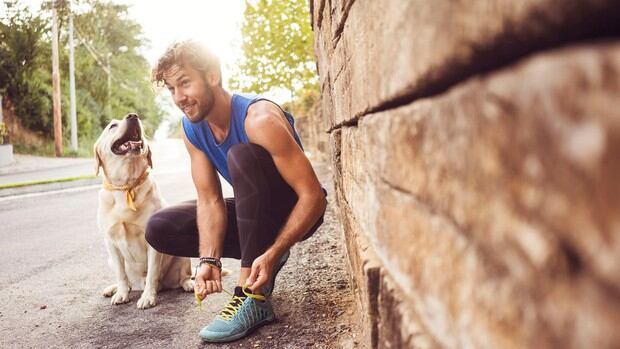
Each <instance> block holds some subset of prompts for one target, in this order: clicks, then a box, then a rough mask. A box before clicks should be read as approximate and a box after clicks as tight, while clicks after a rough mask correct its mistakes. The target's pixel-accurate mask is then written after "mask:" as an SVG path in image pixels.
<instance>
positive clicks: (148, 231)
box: [144, 213, 164, 252]
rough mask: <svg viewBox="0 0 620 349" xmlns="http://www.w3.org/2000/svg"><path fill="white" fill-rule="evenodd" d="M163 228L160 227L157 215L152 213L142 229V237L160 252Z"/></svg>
mask: <svg viewBox="0 0 620 349" xmlns="http://www.w3.org/2000/svg"><path fill="white" fill-rule="evenodd" d="M163 232H164V229H163V227H162V224H161V221H160V219H159V218H158V217H157V213H155V214H153V215H152V216H151V218H149V220H148V222H147V223H146V228H145V230H144V239H146V242H147V243H148V244H149V245H151V247H153V248H154V249H156V250H157V251H159V252H162V245H163V244H162V238H163Z"/></svg>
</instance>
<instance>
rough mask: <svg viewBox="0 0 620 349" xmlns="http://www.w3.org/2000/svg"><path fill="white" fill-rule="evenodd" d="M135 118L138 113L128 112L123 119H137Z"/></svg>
mask: <svg viewBox="0 0 620 349" xmlns="http://www.w3.org/2000/svg"><path fill="white" fill-rule="evenodd" d="M137 118H138V114H136V113H129V114H127V115H125V120H131V119H137Z"/></svg>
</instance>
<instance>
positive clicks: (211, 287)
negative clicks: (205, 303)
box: [194, 263, 222, 299]
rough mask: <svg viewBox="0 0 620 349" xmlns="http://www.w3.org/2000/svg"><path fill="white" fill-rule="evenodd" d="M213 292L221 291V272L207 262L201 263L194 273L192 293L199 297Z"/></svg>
mask: <svg viewBox="0 0 620 349" xmlns="http://www.w3.org/2000/svg"><path fill="white" fill-rule="evenodd" d="M215 292H222V273H221V271H220V270H219V269H218V268H215V267H213V266H211V265H209V264H207V263H203V264H202V265H201V266H200V267H199V268H198V272H197V273H196V280H195V283H194V293H196V296H197V297H200V299H204V298H205V297H206V296H207V295H209V294H211V293H215Z"/></svg>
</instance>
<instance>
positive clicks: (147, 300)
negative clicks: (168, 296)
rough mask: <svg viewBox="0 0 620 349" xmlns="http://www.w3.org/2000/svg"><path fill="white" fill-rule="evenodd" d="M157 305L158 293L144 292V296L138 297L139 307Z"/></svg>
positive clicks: (144, 307)
mask: <svg viewBox="0 0 620 349" xmlns="http://www.w3.org/2000/svg"><path fill="white" fill-rule="evenodd" d="M156 305H157V295H156V294H155V293H146V292H142V296H140V299H138V304H137V307H138V309H148V308H152V307H154V306H156Z"/></svg>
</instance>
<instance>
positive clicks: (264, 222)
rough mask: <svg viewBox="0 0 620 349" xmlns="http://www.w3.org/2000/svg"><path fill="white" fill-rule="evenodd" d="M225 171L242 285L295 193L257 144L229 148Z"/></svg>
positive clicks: (282, 220)
mask: <svg viewBox="0 0 620 349" xmlns="http://www.w3.org/2000/svg"><path fill="white" fill-rule="evenodd" d="M228 170H229V171H230V176H231V178H232V182H233V183H232V185H233V190H234V193H235V206H236V212H237V227H238V229H237V230H238V232H239V242H240V248H241V273H240V280H239V281H240V285H242V283H244V282H245V280H246V279H247V278H248V276H249V275H250V268H251V266H252V262H253V261H254V259H256V258H257V257H258V256H260V255H261V254H263V253H264V252H265V251H266V250H267V249H268V248H269V247H270V246H271V245H272V244H273V242H274V241H275V239H276V237H277V236H278V233H279V232H280V229H281V228H282V226H283V225H284V223H285V222H286V219H287V217H288V216H289V214H290V213H291V211H292V210H293V207H294V206H295V203H296V202H297V194H296V193H295V191H294V190H293V188H291V186H290V185H288V183H286V181H285V180H284V179H283V178H282V176H281V175H280V173H279V172H278V169H277V168H276V166H275V164H274V162H273V159H272V157H271V155H270V154H269V152H267V150H265V148H263V147H261V146H259V145H257V144H252V143H249V144H237V145H234V146H233V147H231V148H230V150H229V152H228ZM322 221H323V218H322V217H321V219H319V221H318V222H317V223H316V224H315V226H314V227H312V229H311V230H310V232H309V233H308V234H306V237H304V239H306V238H307V237H309V236H310V235H312V234H313V233H314V231H315V230H316V229H317V228H318V227H319V226H320V224H321V223H322ZM275 267H276V268H277V267H278V266H277V265H276V266H275ZM276 272H277V270H276ZM274 274H275V273H274ZM273 281H274V280H270V282H272V283H273ZM270 291H271V290H270V289H269V292H270Z"/></svg>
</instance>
